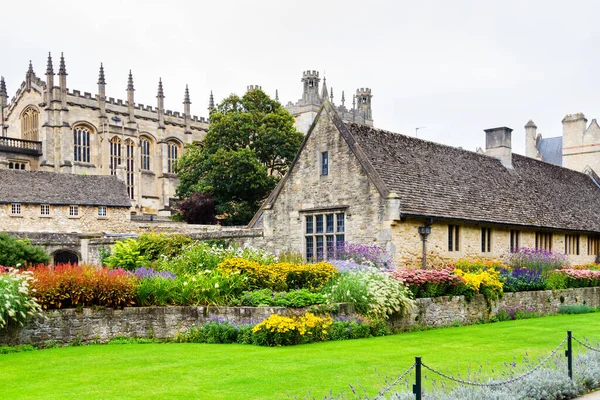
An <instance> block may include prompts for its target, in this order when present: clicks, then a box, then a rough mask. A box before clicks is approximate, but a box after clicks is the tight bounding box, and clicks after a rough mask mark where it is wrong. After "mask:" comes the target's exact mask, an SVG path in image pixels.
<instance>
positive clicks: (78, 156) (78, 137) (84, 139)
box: [73, 126, 90, 162]
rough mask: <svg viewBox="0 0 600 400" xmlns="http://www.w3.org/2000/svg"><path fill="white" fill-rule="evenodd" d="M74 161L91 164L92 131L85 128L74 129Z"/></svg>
mask: <svg viewBox="0 0 600 400" xmlns="http://www.w3.org/2000/svg"><path fill="white" fill-rule="evenodd" d="M73 160H75V161H79V162H90V130H89V128H87V127H85V126H76V127H75V128H74V129H73Z"/></svg>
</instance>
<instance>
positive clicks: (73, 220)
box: [0, 169, 132, 233]
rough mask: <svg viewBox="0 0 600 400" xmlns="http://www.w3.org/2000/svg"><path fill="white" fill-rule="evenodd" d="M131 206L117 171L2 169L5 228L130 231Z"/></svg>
mask: <svg viewBox="0 0 600 400" xmlns="http://www.w3.org/2000/svg"><path fill="white" fill-rule="evenodd" d="M130 206H131V200H130V199H129V196H128V193H127V187H126V185H125V182H123V181H121V180H119V179H117V177H115V176H92V175H77V174H59V173H55V172H45V171H21V170H11V169H0V226H1V227H2V231H8V232H64V233H98V232H105V233H122V232H130V231H131V230H132V226H131V224H130V213H129V207H130Z"/></svg>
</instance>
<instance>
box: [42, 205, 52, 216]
mask: <svg viewBox="0 0 600 400" xmlns="http://www.w3.org/2000/svg"><path fill="white" fill-rule="evenodd" d="M40 215H41V216H44V217H47V216H49V215H50V204H41V205H40Z"/></svg>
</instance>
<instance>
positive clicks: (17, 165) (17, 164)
mask: <svg viewBox="0 0 600 400" xmlns="http://www.w3.org/2000/svg"><path fill="white" fill-rule="evenodd" d="M8 169H23V170H25V169H27V164H26V163H22V162H16V161H11V162H9V163H8Z"/></svg>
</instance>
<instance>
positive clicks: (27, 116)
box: [21, 107, 40, 141]
mask: <svg viewBox="0 0 600 400" xmlns="http://www.w3.org/2000/svg"><path fill="white" fill-rule="evenodd" d="M39 116H40V113H39V112H38V110H36V109H35V108H33V107H27V108H26V109H25V110H24V111H23V112H22V113H21V138H22V139H25V140H35V141H38V140H39V139H38V138H39V135H38V132H39V120H40V117H39Z"/></svg>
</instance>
